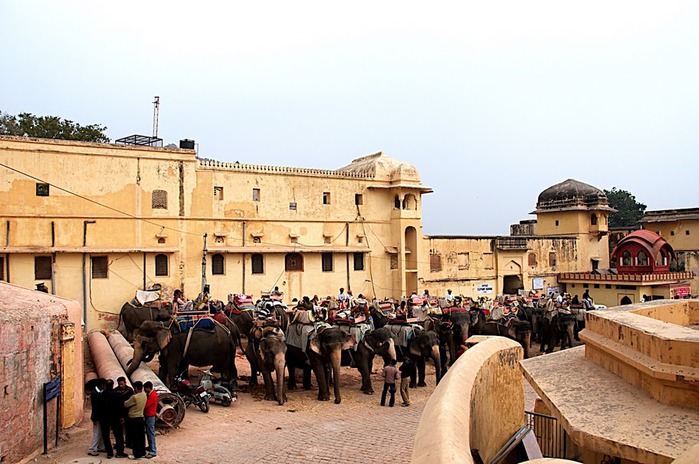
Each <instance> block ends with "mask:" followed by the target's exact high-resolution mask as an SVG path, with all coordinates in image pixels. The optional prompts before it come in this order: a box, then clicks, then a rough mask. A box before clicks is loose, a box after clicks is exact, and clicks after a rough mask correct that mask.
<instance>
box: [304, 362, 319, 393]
mask: <svg viewBox="0 0 699 464" xmlns="http://www.w3.org/2000/svg"><path fill="white" fill-rule="evenodd" d="M316 380H317V377H316ZM311 388H313V387H312V386H311V368H310V367H308V366H304V367H303V389H304V390H310V389H311Z"/></svg>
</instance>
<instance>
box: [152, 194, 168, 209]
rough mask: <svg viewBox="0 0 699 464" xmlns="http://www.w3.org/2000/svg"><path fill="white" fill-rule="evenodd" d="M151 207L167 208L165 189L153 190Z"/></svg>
mask: <svg viewBox="0 0 699 464" xmlns="http://www.w3.org/2000/svg"><path fill="white" fill-rule="evenodd" d="M151 207H152V208H153V209H167V192H166V191H165V190H153V199H152V205H151Z"/></svg>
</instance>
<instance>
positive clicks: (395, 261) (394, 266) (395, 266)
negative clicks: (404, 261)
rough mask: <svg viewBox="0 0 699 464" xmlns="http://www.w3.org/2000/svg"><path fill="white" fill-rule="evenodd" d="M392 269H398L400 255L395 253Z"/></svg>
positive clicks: (392, 258) (392, 259) (392, 257)
mask: <svg viewBox="0 0 699 464" xmlns="http://www.w3.org/2000/svg"><path fill="white" fill-rule="evenodd" d="M391 269H398V255H397V254H395V253H394V254H392V255H391Z"/></svg>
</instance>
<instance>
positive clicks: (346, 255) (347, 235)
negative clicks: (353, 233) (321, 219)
mask: <svg viewBox="0 0 699 464" xmlns="http://www.w3.org/2000/svg"><path fill="white" fill-rule="evenodd" d="M345 246H347V247H349V222H345ZM345 258H346V259H345V261H346V263H347V291H348V292H349V291H350V290H351V289H352V287H351V286H350V253H349V251H347V252H346V253H345Z"/></svg>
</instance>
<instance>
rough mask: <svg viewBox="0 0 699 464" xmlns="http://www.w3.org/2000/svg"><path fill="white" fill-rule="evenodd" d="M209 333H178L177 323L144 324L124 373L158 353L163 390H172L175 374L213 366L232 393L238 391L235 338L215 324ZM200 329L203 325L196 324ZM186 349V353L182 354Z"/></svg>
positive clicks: (183, 331) (223, 327)
mask: <svg viewBox="0 0 699 464" xmlns="http://www.w3.org/2000/svg"><path fill="white" fill-rule="evenodd" d="M208 320H209V321H211V325H210V326H209V327H210V328H209V329H206V330H199V329H194V330H191V333H190V330H181V329H180V326H179V325H178V324H177V323H176V322H174V321H173V322H171V323H170V324H167V325H166V324H163V323H162V322H155V321H146V322H144V323H143V324H142V325H141V327H139V328H138V330H136V332H135V334H134V353H133V359H132V360H131V363H130V364H129V367H128V368H127V370H126V374H127V375H129V376H130V375H131V374H132V373H133V372H134V371H135V370H136V369H137V368H138V366H139V365H140V364H141V361H143V360H144V359H147V358H148V357H152V356H153V355H155V353H157V352H158V351H160V372H159V377H160V379H161V380H162V381H163V382H164V383H165V385H166V386H168V387H170V386H172V384H173V382H174V378H175V376H176V375H177V374H178V373H181V372H182V371H184V370H186V369H187V368H188V366H189V365H190V364H191V365H194V366H199V367H203V366H213V368H212V370H214V371H216V372H220V373H221V376H222V377H223V379H225V380H226V381H228V382H229V385H230V386H231V388H232V389H234V390H235V389H237V380H238V371H237V369H236V367H235V355H236V344H235V334H232V333H231V330H230V328H228V327H226V326H224V325H221V324H218V323H215V322H214V321H213V320H210V319H208ZM199 325H201V326H203V325H204V324H202V323H201V321H200V322H199ZM185 347H186V352H185Z"/></svg>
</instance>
